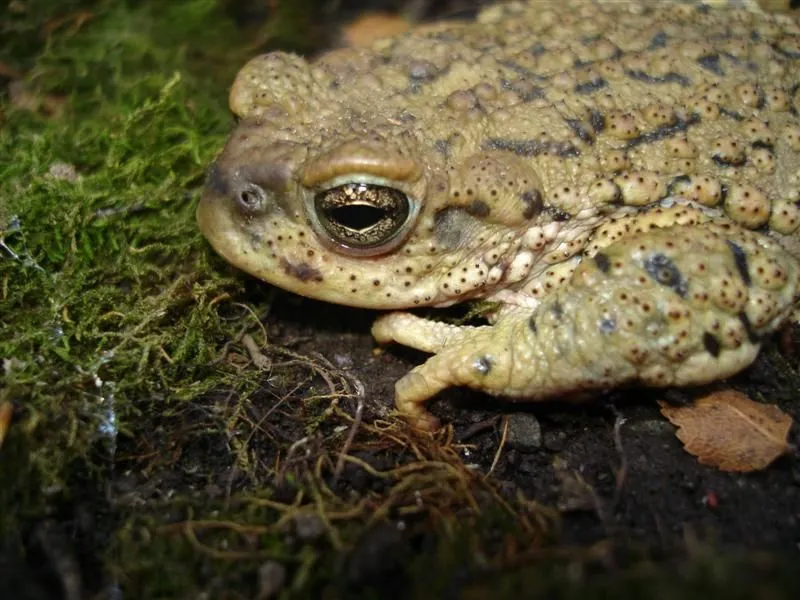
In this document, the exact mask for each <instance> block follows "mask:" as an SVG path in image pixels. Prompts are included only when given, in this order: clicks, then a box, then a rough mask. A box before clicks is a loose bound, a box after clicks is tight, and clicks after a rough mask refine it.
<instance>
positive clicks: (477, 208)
mask: <svg viewBox="0 0 800 600" xmlns="http://www.w3.org/2000/svg"><path fill="white" fill-rule="evenodd" d="M467 212H468V213H469V214H471V215H472V216H473V217H488V216H489V213H491V212H492V209H491V208H489V205H488V204H486V202H484V201H483V200H477V199H476V200H473V201H472V202H471V203H470V205H469V206H467Z"/></svg>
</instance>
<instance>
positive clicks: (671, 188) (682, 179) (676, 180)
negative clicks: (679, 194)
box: [667, 175, 692, 196]
mask: <svg viewBox="0 0 800 600" xmlns="http://www.w3.org/2000/svg"><path fill="white" fill-rule="evenodd" d="M691 180H692V178H691V177H689V176H688V175H678V176H677V177H673V178H672V180H671V181H670V182H669V184H668V185H667V196H674V195H675V188H677V187H678V185H680V184H681V183H689V182H690V181H691Z"/></svg>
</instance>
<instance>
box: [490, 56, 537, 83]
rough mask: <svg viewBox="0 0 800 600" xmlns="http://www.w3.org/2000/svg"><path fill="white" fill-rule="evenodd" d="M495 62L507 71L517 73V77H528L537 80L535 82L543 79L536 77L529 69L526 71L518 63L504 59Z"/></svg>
mask: <svg viewBox="0 0 800 600" xmlns="http://www.w3.org/2000/svg"><path fill="white" fill-rule="evenodd" d="M497 62H498V64H500V65H502V66H504V67H506V68H507V69H511V70H512V71H514V72H515V73H518V74H519V75H523V76H525V77H529V78H531V79H537V80H541V79H543V78H542V77H540V76H538V75H536V74H535V73H534V72H533V71H531V70H530V69H527V68H525V67H523V66H522V65H521V64H519V63H518V62H515V61H513V60H510V59H505V60H499V61H497Z"/></svg>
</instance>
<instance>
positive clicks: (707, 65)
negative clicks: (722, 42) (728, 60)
mask: <svg viewBox="0 0 800 600" xmlns="http://www.w3.org/2000/svg"><path fill="white" fill-rule="evenodd" d="M697 64H699V65H700V66H701V67H703V68H704V69H706V70H707V71H711V72H712V73H714V75H719V76H720V77H724V76H725V69H723V68H722V65H720V64H719V54H706V55H705V56H701V57H700V58H698V59H697Z"/></svg>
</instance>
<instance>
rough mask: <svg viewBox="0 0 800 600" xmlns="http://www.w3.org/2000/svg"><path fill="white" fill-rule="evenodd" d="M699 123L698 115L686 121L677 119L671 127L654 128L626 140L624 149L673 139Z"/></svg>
mask: <svg viewBox="0 0 800 600" xmlns="http://www.w3.org/2000/svg"><path fill="white" fill-rule="evenodd" d="M699 122H700V117H699V116H698V115H691V116H690V117H689V118H688V119H678V120H677V121H675V123H672V124H671V125H663V126H661V127H656V128H655V129H653V130H652V131H648V132H647V133H643V134H642V135H638V136H636V137H635V138H633V139H631V140H628V143H627V144H626V145H625V147H626V148H633V147H635V146H639V145H641V144H652V143H653V142H657V141H659V140H665V139H667V138H671V137H675V136H676V135H678V134H679V133H683V132H685V131H687V130H688V129H689V127H691V126H692V125H697V124H698V123H699Z"/></svg>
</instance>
